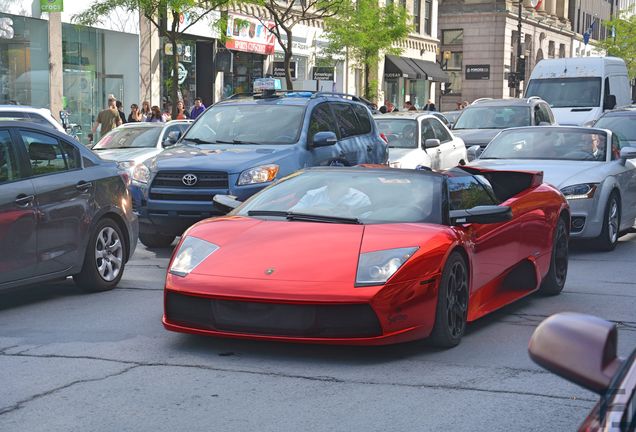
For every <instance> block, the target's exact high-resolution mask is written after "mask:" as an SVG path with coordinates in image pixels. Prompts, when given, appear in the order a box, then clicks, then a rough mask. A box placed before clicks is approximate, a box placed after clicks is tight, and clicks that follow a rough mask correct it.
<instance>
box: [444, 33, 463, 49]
mask: <svg viewBox="0 0 636 432" xmlns="http://www.w3.org/2000/svg"><path fill="white" fill-rule="evenodd" d="M462 43H464V30H463V29H455V30H442V44H443V45H459V44H462Z"/></svg>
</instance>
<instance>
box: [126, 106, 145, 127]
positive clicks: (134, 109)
mask: <svg viewBox="0 0 636 432" xmlns="http://www.w3.org/2000/svg"><path fill="white" fill-rule="evenodd" d="M142 121H144V120H143V116H142V115H141V112H139V106H138V105H137V104H132V105H131V106H130V114H128V123H139V122H142Z"/></svg>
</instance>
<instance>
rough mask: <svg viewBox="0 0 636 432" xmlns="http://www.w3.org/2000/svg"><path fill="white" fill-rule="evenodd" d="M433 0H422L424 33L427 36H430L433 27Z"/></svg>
mask: <svg viewBox="0 0 636 432" xmlns="http://www.w3.org/2000/svg"><path fill="white" fill-rule="evenodd" d="M432 14H433V0H424V31H425V32H426V34H427V35H430V34H431V29H432V25H433V20H432Z"/></svg>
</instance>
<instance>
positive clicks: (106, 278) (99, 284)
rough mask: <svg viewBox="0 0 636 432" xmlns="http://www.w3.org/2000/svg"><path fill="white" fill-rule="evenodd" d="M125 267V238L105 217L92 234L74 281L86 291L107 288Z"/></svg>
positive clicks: (120, 275)
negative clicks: (79, 270)
mask: <svg viewBox="0 0 636 432" xmlns="http://www.w3.org/2000/svg"><path fill="white" fill-rule="evenodd" d="M100 255H101V256H100ZM125 267H126V239H125V238H124V235H123V234H122V232H121V229H120V228H119V225H117V223H116V222H115V221H114V220H112V219H110V218H104V219H102V220H100V221H99V222H98V223H97V225H96V226H95V229H94V230H93V232H92V233H91V237H90V239H89V240H88V245H87V246H86V253H85V255H84V264H83V266H82V271H81V272H80V273H78V274H76V275H73V280H74V281H75V284H76V285H77V286H78V287H79V288H81V289H82V290H84V291H87V292H99V291H107V290H109V289H113V288H114V287H115V286H116V285H117V284H118V283H119V281H120V280H121V277H122V275H123V274H124V268H125Z"/></svg>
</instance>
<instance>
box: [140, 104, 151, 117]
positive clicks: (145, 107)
mask: <svg viewBox="0 0 636 432" xmlns="http://www.w3.org/2000/svg"><path fill="white" fill-rule="evenodd" d="M141 115H142V116H143V118H144V119H143V120H142V121H146V119H148V117H150V116H151V115H152V110H151V109H150V102H148V101H147V100H145V101H143V102H142V103H141Z"/></svg>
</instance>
